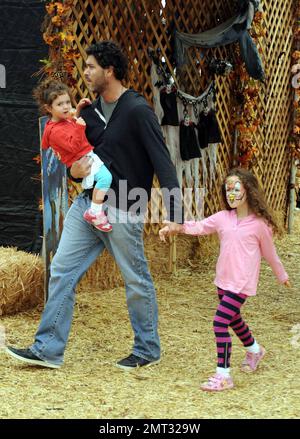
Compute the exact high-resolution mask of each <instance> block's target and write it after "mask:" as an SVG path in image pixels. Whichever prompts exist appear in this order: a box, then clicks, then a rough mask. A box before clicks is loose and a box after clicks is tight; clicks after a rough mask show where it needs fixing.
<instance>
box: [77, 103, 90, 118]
mask: <svg viewBox="0 0 300 439" xmlns="http://www.w3.org/2000/svg"><path fill="white" fill-rule="evenodd" d="M91 103H92V102H91V101H90V99H88V98H83V99H80V101H79V102H78V104H77V106H76V117H79V115H80V111H81V110H82V108H84V107H86V106H87V105H91Z"/></svg>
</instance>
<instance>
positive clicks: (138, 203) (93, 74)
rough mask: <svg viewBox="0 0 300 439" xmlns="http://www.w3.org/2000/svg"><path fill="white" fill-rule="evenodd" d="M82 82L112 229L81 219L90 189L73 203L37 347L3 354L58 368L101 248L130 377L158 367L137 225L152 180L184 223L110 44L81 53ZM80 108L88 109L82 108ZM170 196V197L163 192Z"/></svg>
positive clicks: (142, 111) (77, 168)
mask: <svg viewBox="0 0 300 439" xmlns="http://www.w3.org/2000/svg"><path fill="white" fill-rule="evenodd" d="M87 54H88V58H87V61H86V68H85V72H84V75H85V80H86V82H87V84H88V87H89V89H90V90H91V91H93V92H94V93H97V95H98V96H99V97H98V99H96V101H95V102H93V103H92V104H91V105H88V104H89V102H88V100H86V101H84V102H83V105H82V106H83V108H82V111H81V116H82V117H83V119H84V120H85V122H86V124H87V126H86V134H87V138H88V140H89V142H90V143H91V144H92V145H94V146H95V153H96V154H98V155H99V156H100V158H101V160H102V161H103V162H104V163H105V165H106V166H107V167H108V168H109V170H110V172H111V173H112V176H113V183H112V186H111V189H110V191H109V193H108V198H107V201H106V207H107V215H108V219H109V221H110V223H111V224H112V226H113V229H112V231H111V232H110V233H103V232H101V231H100V230H98V229H97V228H95V227H93V225H91V224H88V223H87V222H86V221H85V220H84V219H83V213H84V212H85V210H86V209H87V207H88V206H89V204H90V197H91V190H86V191H84V192H83V193H82V194H80V195H79V196H78V197H77V199H76V200H75V201H74V203H73V204H72V206H71V208H70V210H69V212H68V214H67V217H66V220H65V224H64V229H63V233H62V236H61V240H60V243H59V247H58V250H57V253H56V255H55V257H54V258H53V261H52V264H51V278H50V282H49V298H48V301H47V304H46V306H45V310H44V312H43V315H42V320H41V323H40V326H39V329H38V331H37V333H36V336H35V341H34V344H33V345H32V346H30V348H28V349H16V348H13V347H8V348H7V352H8V353H9V354H10V355H12V356H13V357H15V358H17V359H19V360H21V361H25V362H27V363H30V364H38V365H41V366H44V367H52V368H58V367H60V365H61V364H62V363H63V355H64V350H65V347H66V343H67V339H68V336H69V331H70V327H71V322H72V317H73V306H74V300H75V287H76V285H77V283H78V280H79V279H80V278H81V277H82V275H83V274H84V273H85V272H86V271H87V269H88V268H89V266H90V265H91V264H92V263H93V262H94V261H95V259H96V258H97V256H98V255H99V254H100V253H101V252H102V251H103V250H104V248H105V247H106V248H107V249H108V250H109V251H110V252H111V253H112V255H113V256H114V258H115V260H116V262H117V264H118V266H119V267H120V270H121V272H122V275H123V278H124V280H125V285H126V297H127V306H128V311H129V316H130V321H131V325H132V328H133V331H134V344H133V350H132V354H130V355H129V356H128V357H126V358H124V359H122V360H120V361H118V363H117V364H116V365H117V366H118V367H120V368H122V369H127V370H134V369H135V368H136V367H141V366H150V365H152V364H155V363H157V362H159V359H160V341H159V336H158V331H157V323H158V311H157V301H156V293H155V289H154V286H153V282H152V279H151V275H150V273H149V270H148V266H147V261H146V259H145V256H144V246H143V218H144V213H145V211H146V208H147V202H148V200H149V197H150V193H151V187H152V181H153V176H154V173H155V174H156V175H157V177H158V179H159V182H160V185H161V187H162V188H163V194H165V198H164V199H165V205H166V207H167V210H168V219H169V220H170V221H171V225H170V227H171V228H172V227H173V228H174V230H175V229H176V227H178V225H177V224H176V223H181V222H182V221H183V217H182V215H183V212H182V202H181V195H180V188H179V186H178V181H177V177H176V173H175V168H174V166H173V164H172V162H171V160H170V156H169V153H168V150H167V148H166V146H165V143H164V140H163V137H162V133H161V130H160V126H159V124H158V121H157V118H156V116H155V114H154V112H153V110H152V109H151V107H150V106H149V105H148V104H147V102H146V100H145V99H144V98H143V97H142V96H140V95H139V94H138V93H136V92H135V91H133V90H128V89H126V88H125V87H124V86H123V85H122V82H121V81H122V80H123V79H124V77H125V75H126V71H127V59H126V57H125V56H124V54H123V53H122V52H121V50H120V48H119V47H118V46H117V45H116V44H115V43H113V42H111V41H102V42H100V43H97V44H95V45H92V46H91V47H90V48H89V49H88V50H87ZM84 105H86V106H84ZM90 167H91V163H90V159H89V158H87V157H84V158H82V159H81V160H79V161H78V162H76V163H74V164H73V165H72V167H71V168H70V174H71V176H72V177H73V178H74V179H82V178H83V177H85V176H87V175H88V174H89V172H90ZM170 191H172V196H170V197H169V198H168V196H167V195H168V193H170Z"/></svg>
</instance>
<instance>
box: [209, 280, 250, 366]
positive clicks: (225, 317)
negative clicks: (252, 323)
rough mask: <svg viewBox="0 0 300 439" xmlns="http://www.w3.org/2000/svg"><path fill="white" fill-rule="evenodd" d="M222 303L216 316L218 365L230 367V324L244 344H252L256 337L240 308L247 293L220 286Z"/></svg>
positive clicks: (219, 292) (215, 330)
mask: <svg viewBox="0 0 300 439" xmlns="http://www.w3.org/2000/svg"><path fill="white" fill-rule="evenodd" d="M218 296H219V300H220V303H219V305H218V308H217V312H216V315H215V318H214V332H215V337H216V343H217V355H218V367H230V355H231V337H230V334H229V328H228V327H229V326H230V327H231V328H232V329H233V330H234V332H235V334H236V335H237V336H238V338H239V339H240V340H241V342H242V343H243V345H244V346H251V345H252V344H253V343H254V338H253V337H252V334H251V332H250V329H249V328H248V326H247V324H246V323H245V322H244V320H243V319H242V316H241V314H240V308H241V306H242V305H243V304H244V303H245V301H246V298H247V296H246V295H245V294H235V293H231V292H230V291H224V290H221V288H218Z"/></svg>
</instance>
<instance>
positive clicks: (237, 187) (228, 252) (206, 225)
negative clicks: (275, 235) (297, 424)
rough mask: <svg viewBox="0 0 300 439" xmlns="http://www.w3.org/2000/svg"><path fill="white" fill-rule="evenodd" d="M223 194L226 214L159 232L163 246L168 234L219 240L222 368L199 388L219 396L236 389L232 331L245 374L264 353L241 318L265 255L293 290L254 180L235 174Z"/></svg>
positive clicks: (242, 173) (217, 328)
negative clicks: (243, 354) (239, 345)
mask: <svg viewBox="0 0 300 439" xmlns="http://www.w3.org/2000/svg"><path fill="white" fill-rule="evenodd" d="M222 194H223V201H224V203H225V206H226V210H222V211H221V212H218V213H216V214H215V215H212V216H210V217H208V218H206V219H204V220H203V221H186V222H185V223H184V224H183V225H179V224H178V225H177V226H176V227H175V225H174V224H172V231H171V228H170V227H169V225H168V223H167V222H165V223H167V225H166V226H165V227H163V228H162V229H161V230H160V231H159V235H160V239H161V240H163V241H165V236H166V235H171V234H177V233H186V234H188V235H209V234H211V233H218V235H219V239H220V255H219V259H218V262H217V268H216V278H215V285H216V286H217V293H218V297H219V305H218V307H217V311H216V315H215V318H214V333H215V338H216V344H217V357H218V364H217V370H216V373H215V374H214V375H213V376H212V377H210V378H209V379H208V381H207V382H206V383H204V384H203V385H202V386H201V389H202V390H205V391H216V392H219V391H222V390H226V389H231V388H232V387H233V381H232V378H231V376H230V354H231V337H230V334H229V331H228V329H229V326H230V327H231V328H232V329H233V330H234V332H235V334H236V335H237V336H238V337H239V339H240V340H241V342H242V343H243V345H244V346H245V348H246V350H247V352H246V357H245V359H244V361H243V363H242V366H241V369H242V371H243V372H254V371H255V370H256V369H257V367H258V365H259V363H260V361H261V360H262V358H263V357H264V355H265V353H266V351H265V349H264V348H263V346H261V345H259V344H258V343H257V341H256V340H255V339H254V338H253V336H252V333H251V331H250V329H249V328H248V326H247V324H246V323H245V321H244V320H243V318H242V316H241V313H240V309H241V307H242V305H243V304H244V303H245V301H246V299H247V297H248V296H254V295H255V294H256V288H257V283H258V277H259V269H260V261H261V257H262V256H263V257H264V258H265V259H266V260H267V261H268V263H269V264H270V266H271V268H272V270H273V272H274V274H275V275H276V277H277V279H278V280H279V282H281V283H282V284H284V285H285V286H287V287H290V283H289V280H288V275H287V273H286V272H285V270H284V268H283V265H282V263H281V262H280V260H279V257H278V256H277V253H276V250H275V247H274V244H273V240H272V232H278V231H279V230H278V226H277V225H276V223H275V221H274V219H273V217H272V215H271V213H270V211H269V209H268V207H267V205H266V202H265V200H264V196H263V193H262V191H261V189H260V187H259V184H258V181H257V179H256V177H255V176H254V175H253V174H251V173H250V172H249V171H247V170H245V169H240V168H236V169H233V170H231V171H230V172H229V174H228V176H227V177H226V179H225V182H224V184H223V185H222Z"/></svg>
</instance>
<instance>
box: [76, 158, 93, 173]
mask: <svg viewBox="0 0 300 439" xmlns="http://www.w3.org/2000/svg"><path fill="white" fill-rule="evenodd" d="M92 163H93V160H92V159H91V158H90V157H86V156H84V157H81V159H80V160H77V162H74V163H73V165H72V166H71V169H70V173H71V175H72V177H73V178H84V177H87V176H88V175H89V174H90V172H91V167H92Z"/></svg>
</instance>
